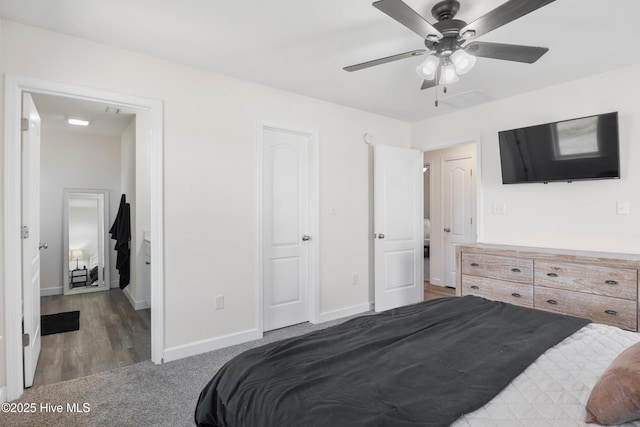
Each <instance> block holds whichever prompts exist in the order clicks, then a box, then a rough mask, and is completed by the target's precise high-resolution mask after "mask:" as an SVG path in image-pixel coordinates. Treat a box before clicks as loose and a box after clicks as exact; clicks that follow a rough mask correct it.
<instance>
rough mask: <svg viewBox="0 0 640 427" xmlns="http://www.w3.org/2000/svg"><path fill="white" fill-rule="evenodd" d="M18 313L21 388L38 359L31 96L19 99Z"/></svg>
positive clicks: (36, 163)
mask: <svg viewBox="0 0 640 427" xmlns="http://www.w3.org/2000/svg"><path fill="white" fill-rule="evenodd" d="M22 117H23V120H22V121H23V126H22V226H23V235H22V237H23V239H22V313H23V330H24V333H25V334H28V335H29V344H28V345H27V346H25V347H24V385H25V387H31V386H32V385H33V377H34V375H35V373H36V365H37V364H38V357H39V356H40V116H39V115H38V111H37V110H36V106H35V104H34V103H33V99H32V98H31V95H29V94H28V93H25V94H24V95H23V98H22Z"/></svg>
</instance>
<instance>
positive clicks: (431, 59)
mask: <svg viewBox="0 0 640 427" xmlns="http://www.w3.org/2000/svg"><path fill="white" fill-rule="evenodd" d="M439 63H440V60H439V59H438V57H437V56H433V55H429V56H428V57H427V59H425V61H424V62H423V63H422V64H420V65H418V67H417V68H416V72H417V73H418V75H419V76H420V77H422V78H423V79H425V80H433V79H435V77H436V70H437V69H438V64H439Z"/></svg>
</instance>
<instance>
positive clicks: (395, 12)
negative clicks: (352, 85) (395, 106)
mask: <svg viewBox="0 0 640 427" xmlns="http://www.w3.org/2000/svg"><path fill="white" fill-rule="evenodd" d="M553 1H554V0H509V1H507V2H505V3H504V4H502V5H500V6H498V7H497V8H495V9H493V10H492V11H490V12H489V13H487V14H485V15H483V16H481V17H480V18H478V19H476V20H475V21H473V22H471V23H470V24H467V23H466V22H464V21H461V20H459V19H454V18H455V16H456V13H457V12H458V10H459V9H460V2H458V1H457V0H444V1H441V2H439V3H437V4H436V5H435V6H433V8H432V9H431V14H432V15H433V17H434V18H435V19H437V20H438V22H437V23H435V24H433V25H431V24H430V23H429V22H427V21H426V20H425V19H424V18H423V17H422V16H421V15H419V14H418V13H417V12H416V11H415V10H413V9H411V7H409V6H408V5H407V4H406V3H404V2H403V1H402V0H379V1H376V2H374V3H373V6H374V7H375V8H377V9H379V10H381V11H382V12H384V13H386V14H387V15H389V16H390V17H392V18H393V19H395V20H396V21H398V22H399V23H401V24H402V25H404V26H405V27H407V28H408V29H410V30H411V31H413V32H415V33H416V34H418V35H419V36H420V37H422V38H423V39H424V44H425V46H426V47H427V49H418V50H412V51H410V52H405V53H400V54H397V55H392V56H387V57H385V58H379V59H374V60H372V61H367V62H363V63H360V64H356V65H351V66H348V67H344V70H345V71H357V70H362V69H363V68H369V67H373V66H376V65H380V64H385V63H387V62H392V61H397V60H399V59H404V58H411V57H413V56H419V55H424V54H425V53H427V52H430V55H429V56H428V57H427V59H426V60H425V61H424V62H423V63H422V64H420V65H419V66H418V67H417V68H416V71H417V73H418V75H420V76H421V77H422V78H423V79H424V82H423V83H422V87H421V88H420V89H428V88H431V87H434V86H436V85H438V84H441V85H446V84H449V83H453V82H455V81H457V80H458V78H459V77H458V76H459V75H461V74H465V73H466V72H468V71H469V70H471V68H473V66H474V65H475V62H476V57H477V56H480V57H484V58H493V59H502V60H505V61H516V62H524V63H527V64H532V63H534V62H536V61H537V60H538V59H540V57H542V55H544V54H545V53H546V52H547V51H548V50H549V49H548V48H545V47H535V46H521V45H514V44H504V43H489V42H478V41H472V42H470V40H471V39H473V38H475V37H479V36H482V35H484V34H487V33H488V32H490V31H493V30H495V29H496V28H499V27H501V26H503V25H505V24H508V23H509V22H511V21H514V20H516V19H518V18H520V17H522V16H524V15H526V14H528V13H530V12H533V11H534V10H537V9H539V8H541V7H543V6H546V5H547V4H549V3H552V2H553Z"/></svg>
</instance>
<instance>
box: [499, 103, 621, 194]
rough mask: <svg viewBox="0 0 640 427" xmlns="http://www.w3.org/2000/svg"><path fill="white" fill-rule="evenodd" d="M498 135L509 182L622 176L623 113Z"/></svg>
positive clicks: (505, 181) (501, 159) (527, 128)
mask: <svg viewBox="0 0 640 427" xmlns="http://www.w3.org/2000/svg"><path fill="white" fill-rule="evenodd" d="M498 136H499V140H500V163H501V166H502V183H503V184H517V183H526V182H543V183H548V182H552V181H566V182H571V181H577V180H588V179H614V178H620V154H619V153H620V151H619V142H618V113H617V112H615V113H607V114H599V115H595V116H589V117H582V118H578V119H572V120H564V121H560V122H554V123H546V124H542V125H537V126H529V127H524V128H519V129H511V130H505V131H501V132H499V133H498Z"/></svg>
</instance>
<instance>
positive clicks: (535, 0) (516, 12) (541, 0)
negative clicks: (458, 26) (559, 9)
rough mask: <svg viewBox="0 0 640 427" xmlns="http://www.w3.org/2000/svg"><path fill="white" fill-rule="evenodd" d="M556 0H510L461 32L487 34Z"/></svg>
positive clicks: (473, 34)
mask: <svg viewBox="0 0 640 427" xmlns="http://www.w3.org/2000/svg"><path fill="white" fill-rule="evenodd" d="M554 1H555V0H509V1H508V2H506V3H504V4H502V5H500V6H498V7H497V8H495V9H493V10H492V11H491V12H489V13H487V14H486V15H483V16H481V17H480V18H478V19H476V20H475V21H473V22H471V23H470V24H468V25H467V26H466V27H464V28H463V29H462V30H460V34H461V35H462V36H463V37H464V34H465V33H466V32H468V31H473V33H470V34H469V35H472V36H474V37H478V36H481V35H483V34H487V33H488V32H489V31H493V30H495V29H496V28H498V27H501V26H503V25H504V24H508V23H509V22H511V21H514V20H516V19H518V18H520V17H522V16H524V15H526V14H528V13H530V12H533V11H534V10H537V9H540V8H541V7H542V6H546V5H548V4H549V3H553V2H554ZM374 5H375V4H374Z"/></svg>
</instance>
